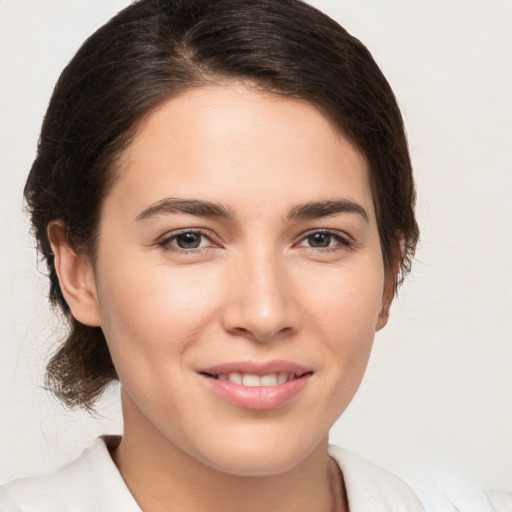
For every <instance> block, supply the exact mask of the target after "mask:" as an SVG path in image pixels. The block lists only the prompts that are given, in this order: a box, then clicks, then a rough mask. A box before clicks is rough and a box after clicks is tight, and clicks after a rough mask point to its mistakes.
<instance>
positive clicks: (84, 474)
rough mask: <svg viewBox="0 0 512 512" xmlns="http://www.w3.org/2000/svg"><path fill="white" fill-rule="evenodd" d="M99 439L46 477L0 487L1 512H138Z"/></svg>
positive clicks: (107, 442) (105, 442) (106, 442)
mask: <svg viewBox="0 0 512 512" xmlns="http://www.w3.org/2000/svg"><path fill="white" fill-rule="evenodd" d="M116 442H118V438H116V437H108V436H106V437H104V438H98V439H97V440H96V441H95V443H94V444H93V445H92V446H90V447H89V448H87V449H86V450H84V452H83V453H82V455H81V456H80V457H79V458H78V459H76V460H74V461H72V462H70V463H68V464H66V465H65V466H63V467H61V468H60V469H58V470H57V471H55V472H54V473H50V474H47V475H40V476H33V477H28V478H21V479H18V480H14V481H13V482H11V483H9V484H7V485H4V486H1V487H0V510H1V511H2V512H46V511H48V512H50V511H51V512H64V511H73V512H93V511H94V512H99V511H105V512H107V511H108V512H141V511H140V508H139V507H138V505H137V503H136V502H135V500H134V499H133V497H132V495H131V494H130V492H129V490H128V488H127V487H126V485H125V483H124V481H123V479H122V477H121V475H120V473H119V471H118V470H117V468H116V466H115V465H114V463H113V461H112V459H111V457H110V454H109V451H108V445H110V444H111V443H116Z"/></svg>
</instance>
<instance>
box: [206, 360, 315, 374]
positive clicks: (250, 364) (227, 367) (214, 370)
mask: <svg viewBox="0 0 512 512" xmlns="http://www.w3.org/2000/svg"><path fill="white" fill-rule="evenodd" d="M234 372H238V373H245V374H252V375H258V376H262V375H268V374H271V373H294V374H295V375H297V376H300V375H304V374H305V373H311V372H312V369H311V368H307V367H306V366H303V365H300V364H297V363H292V362H290V361H283V360H276V361H264V362H256V361H233V362H229V363H222V364H217V365H214V366H208V367H206V368H201V369H200V370H199V373H206V374H209V375H221V374H228V373H234Z"/></svg>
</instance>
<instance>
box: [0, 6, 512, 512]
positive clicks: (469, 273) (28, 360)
mask: <svg viewBox="0 0 512 512" xmlns="http://www.w3.org/2000/svg"><path fill="white" fill-rule="evenodd" d="M311 3H313V5H316V6H318V7H319V8H321V9H322V10H324V11H326V12H327V13H329V14H330V15H331V16H332V17H334V18H335V19H337V20H338V21H339V22H340V23H341V24H342V25H343V26H344V27H345V28H347V29H348V30H349V31H350V32H352V33H353V34H354V35H356V36H357V37H359V38H360V39H361V40H362V41H363V42H364V43H365V44H366V45H367V46H368V47H369V49H370V50H371V51H372V53H373V55H374V57H375V58H376V60H377V62H378V63H379V65H380V66H381V68H382V70H383V71H384V74H385V75H386V76H387V77H388V79H389V81H390V83H391V85H392V87H393V88H394V90H395V93H396V95H397V97H398V99H399V102H400V105H401V107H402V111H403V114H404V118H405V122H406V126H407V130H408V133H409V138H410V145H411V151H412V157H413V163H414V167H415V173H416V181H417V187H418V193H419V196H418V217H419V221H420V224H421V228H422V238H421V244H420V247H419V250H418V254H417V261H416V263H415V266H414V271H413V273H412V275H411V276H410V278H409V280H408V282H407V283H406V285H405V286H404V287H403V289H402V291H401V293H400V296H399V299H398V301H396V302H395V304H394V306H393V309H392V316H391V321H390V324H389V325H388V327H387V328H386V329H385V330H384V331H383V332H382V333H379V335H378V336H377V339H376V343H375V350H374V354H373V356H372V359H371V361H370V366H369V370H368V373H367V376H366V377H365V381H364V382H363V385H362V387H361V389H360V391H359V394H358V395H357V397H356V398H355V400H354V401H353V403H352V404H351V406H350V407H349V409H348V410H347V411H346V413H345V414H344V415H343V417H342V419H341V420H340V421H339V422H338V423H337V424H336V425H335V427H334V428H333V431H332V441H333V442H335V443H336V444H340V445H343V446H345V447H347V448H350V449H352V450H354V451H356V452H359V453H360V454H362V455H365V456H367V457H368V458H370V459H372V460H374V461H375V462H378V463H380V464H381V465H383V466H385V467H387V468H388V469H391V470H393V471H395V472H396V473H397V474H399V475H401V476H402V477H404V478H405V479H406V480H408V481H409V482H410V483H411V484H413V485H415V486H416V487H417V489H418V492H419V493H420V494H422V495H423V496H427V497H426V500H427V501H428V499H429V498H428V495H429V493H430V490H429V489H430V488H432V489H433V488H439V487H441V488H445V489H447V490H446V493H448V494H450V492H451V493H452V494H453V496H455V495H456V494H457V496H458V498H457V497H456V496H455V497H454V498H453V500H452V501H453V502H454V503H455V502H456V501H457V499H459V500H461V501H459V502H460V503H462V502H463V501H464V500H465V499H468V498H469V496H473V495H474V496H475V498H474V501H472V503H473V506H474V507H475V510H477V508H476V507H477V505H474V504H475V503H477V502H478V499H479V498H478V497H476V496H477V491H478V490H480V489H483V488H491V489H501V490H505V491H509V492H510V491H512V412H511V409H512V405H511V403H512V377H511V373H512V372H511V366H512V364H511V363H512V328H511V317H512V294H511V292H510V290H511V288H512V263H511V262H512V221H511V218H512V168H511V166H512V150H511V147H512V128H511V126H512V101H511V99H510V95H511V93H512V88H511V81H512V58H511V57H512V56H511V49H512V23H511V22H512V2H511V1H510V0H443V1H441V0H431V1H429V2H424V1H419V0H414V1H412V0H315V1H313V2H311ZM127 4H128V1H126V0H0V70H1V71H0V72H1V77H2V78H1V80H0V115H1V120H0V180H1V182H0V183H1V188H0V193H1V199H0V224H1V245H0V258H1V262H2V265H1V269H0V315H1V322H0V343H1V357H0V407H1V409H0V410H1V411H2V412H1V415H0V482H4V481H7V480H9V479H11V478H13V477H15V476H21V475H27V474H33V473H36V472H41V471H48V470H50V469H52V468H55V467H57V466H58V465H60V464H62V463H63V462H64V461H66V460H68V459H70V458H72V457H75V456H76V455H77V454H78V453H79V452H80V451H81V450H82V449H83V448H84V447H85V446H86V445H88V444H89V442H90V441H91V440H92V439H93V438H94V437H96V436H97V435H100V434H101V433H105V432H109V433H115V432H120V430H121V422H120V411H119V405H118V402H117V390H115V389H114V390H111V391H110V392H109V393H107V395H106V396H105V398H104V400H103V401H102V404H101V409H100V414H99V417H98V418H91V417H88V416H87V415H86V414H84V413H69V412H66V411H64V410H63V409H62V408H61V407H60V406H59V405H58V404H57V403H56V402H55V401H53V399H52V398H51V397H49V396H48V395H47V394H45V392H44V391H42V389H41V384H42V373H43V366H44V361H45V359H46V358H47V357H48V354H49V353H50V351H51V348H52V347H54V346H55V340H56V338H57V337H56V335H55V331H56V330H58V325H57V322H56V321H55V319H54V317H53V316H52V315H51V314H50V312H49V310H48V306H47V303H46V298H45V294H46V280H45V278H43V277H41V276H40V275H39V274H38V272H37V270H36V256H35V253H34V251H33V245H34V242H33V241H32V239H31V238H30V236H29V235H28V229H29V228H28V222H27V219H26V218H24V216H23V215H22V208H23V202H22V188H23V184H24V180H25V177H26V175H27V173H28V170H29V168H30V165H31V162H32V160H33V157H34V152H35V147H36V142H37V137H38V131H39V127H40V123H41V119H42V116H43V114H44V112H45V109H46V105H47V102H48V100H49V97H50V94H51V91H52V88H53V85H54V83H55V80H56V79H57V76H58V74H59V72H60V70H61V69H62V67H63V66H64V65H65V64H66V63H67V61H68V60H69V59H70V58H71V56H72V55H73V54H74V52H75V51H76V50H77V48H78V46H79V45H80V43H81V42H82V41H83V40H84V39H85V38H86V37H87V36H88V35H89V34H90V33H91V32H92V31H93V30H94V29H96V28H97V27H99V26H100V25H101V24H103V23H104V22H105V21H106V20H107V19H108V18H109V17H110V16H111V15H112V14H113V13H114V12H116V11H117V10H119V9H120V8H122V7H124V6H126V5H127ZM455 489H456V491H455ZM432 500H433V498H432ZM468 503H469V501H468ZM459 508H460V507H459ZM470 509H471V510H473V509H472V508H471V505H469V504H468V505H466V508H464V509H463V510H467V511H469V510H470ZM437 510H441V509H440V508H438V509H437ZM446 510H448V508H447V509H446ZM482 510H483V508H480V509H478V512H481V511H482Z"/></svg>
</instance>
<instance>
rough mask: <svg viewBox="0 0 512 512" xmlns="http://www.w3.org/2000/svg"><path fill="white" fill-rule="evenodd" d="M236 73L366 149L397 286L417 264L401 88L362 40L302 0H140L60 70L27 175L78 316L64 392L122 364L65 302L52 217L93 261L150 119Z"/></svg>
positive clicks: (69, 341) (36, 221)
mask: <svg viewBox="0 0 512 512" xmlns="http://www.w3.org/2000/svg"><path fill="white" fill-rule="evenodd" d="M230 80H236V81H242V82H244V83H246V84H248V85H250V86H251V87H256V88H258V89H260V90H263V91H268V92H273V93H276V94H282V95H286V96H289V97H296V98H300V99H303V100H306V101H309V102H310V103H312V104H313V105H315V106H317V107H318V108H319V109H320V110H321V111H322V113H324V115H326V116H327V117H328V118H329V119H330V120H331V122H333V124H335V126H336V127H337V128H338V129H339V130H340V132H341V133H342V134H343V135H344V136H345V137H347V138H348V139H349V140H350V141H351V142H352V143H353V144H354V145H355V146H356V147H357V148H358V149H359V151H361V153H362V154H363V155H364V156H365V157H366V159H367V160H368V163H369V167H370V181H371V186H372V192H373V200H374V204H375V210H376V215H377V224H378V230H379V236H380V243H381V247H382V255H383V260H384V265H385V268H386V269H387V271H390V270H391V267H392V265H393V264H394V262H395V261H396V255H397V253H398V251H401V261H400V270H401V271H400V274H399V276H398V278H397V280H396V282H395V286H398V284H400V282H401V280H402V279H403V278H404V276H405V275H406V274H407V272H408V271H409V270H410V264H411V259H412V257H413V254H414V249H415V246H416V242H417V239H418V227H417V224H416V221H415V217H414V185H413V179H412V171H411V163H410V158H409V152H408V147H407V140H406V136H405V132H404V127H403V122H402V118H401V115H400V111H399V108H398V106H397V103H396V100H395V97H394V95H393V92H392V91H391V88H390V86H389V84H388V83H387V81H386V79H385V78H384V76H383V75H382V73H381V71H380V70H379V68H378V67H377V65H376V63H375V62H374V60H373V58H372V57H371V55H370V53H369V52H368V50H367V49H366V47H365V46H364V45H363V44H361V43H360V42H359V41H358V40H357V39H355V38H354V37H352V36H351V35H350V34H348V33H347V31H346V30H344V29H343V28H342V27H340V26H339V25H338V24H337V23H336V22H335V21H333V20H332V19H331V18H329V17H328V16H326V15H325V14H323V13H321V12H320V11H318V10H317V9H315V8H313V7H311V6H309V5H307V4H306V3H304V2H302V1H301V0H139V1H137V2H135V3H133V4H131V5H130V6H129V7H127V8H126V9H124V10H123V11H121V12H120V13H118V14H117V15H116V16H115V17H114V18H112V19H111V20H110V21H109V22H108V23H107V24H106V25H104V26H103V27H101V28H100V29H99V30H98V31H97V32H95V33H94V34H93V35H92V36H91V37H90V38H89V39H88V40H87V41H86V42H85V43H84V44H83V46H82V47H81V48H80V50H79V51H78V52H77V54H76V55H75V57H74V58H73V59H72V60H71V62H70V63H69V64H68V66H67V67H66V68H65V69H64V71H63V72H62V74H61V76H60V78H59V80H58V82H57V85H56V87H55V91H54V93H53V96H52V99H51V101H50V104H49V107H48V111H47V113H46V116H45V118H44V122H43V126H42V130H41V136H40V141H39V145H38V151H37V157H36V159H35V161H34V164H33V166H32V169H31V171H30V175H29V177H28V180H27V184H26V187H25V197H26V200H27V203H28V209H29V211H30V214H31V218H32V223H33V228H34V232H35V236H36V238H37V241H38V246H39V249H40V251H41V254H42V256H43V258H44V259H45V260H46V263H47V265H48V269H49V277H50V281H51V285H50V286H51V288H50V300H51V301H52V303H53V304H54V305H56V306H58V307H59V308H61V309H62V311H63V312H64V315H65V316H66V318H67V320H68V321H69V327H70V330H69V334H68V336H67V338H66V339H65V341H64V343H63V344H62V345H61V346H60V348H59V349H58V351H57V352H56V354H55V355H54V356H53V358H52V359H51V361H50V362H49V364H48V367H47V374H46V379H47V385H48V387H49V388H50V389H51V390H52V391H53V392H54V393H55V394H56V395H57V396H58V397H59V398H60V399H61V400H62V401H63V402H64V403H65V404H67V405H69V406H77V405H78V406H84V407H86V408H91V407H92V406H93V404H94V402H95V401H96V399H97V398H98V397H99V395H100V394H101V393H102V391H103V390H104V388H105V386H106V385H107V384H108V383H109V382H111V381H113V380H115V379H117V375H116V370H115V368H114V366H113V364H112V360H111V358H110V354H109V351H108V348H107V344H106V340H105V338H104V335H103V332H102V330H101V328H99V327H90V326H86V325H83V324H81V323H80V322H78V321H77V320H76V319H74V318H73V317H72V315H71V313H70V310H69V307H68V305H67V304H66V301H65V299H64V297H63V295H62V292H61V289H60V286H59V281H58V278H57V274H56V272H55V266H54V255H53V253H52V250H51V246H50V242H49V239H48V234H47V228H48V224H49V223H50V222H51V221H54V220H60V221H61V222H62V223H63V224H64V225H65V227H66V233H67V236H68V240H69V242H70V243H71V244H72V245H73V247H74V248H75V250H76V251H78V252H81V253H83V254H85V255H87V256H88V257H89V258H91V261H92V262H94V257H95V244H96V239H97V229H98V221H99V215H100V207H101V204H102V200H103V198H104V197H105V195H106V194H107V193H108V190H109V187H111V185H112V183H113V182H115V180H116V176H117V168H116V163H117V162H118V160H119V156H120V155H121V153H122V152H123V150H124V149H125V148H126V147H127V145H128V144H129V143H130V141H131V139H132V138H133V136H134V133H135V131H136V128H137V127H138V126H139V125H140V123H141V121H142V120H143V118H145V117H146V116H147V115H148V114H149V113H150V112H151V111H152V110H154V109H155V108H156V107H157V106H158V105H160V104H161V103H162V102H163V101H165V100H167V99H168V98H170V97H172V96H174V95H176V94H178V93H179V92H181V91H183V90H185V89H190V88H194V87H200V86H202V85H205V84H209V83H220V82H226V81H230Z"/></svg>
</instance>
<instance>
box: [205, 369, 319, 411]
mask: <svg viewBox="0 0 512 512" xmlns="http://www.w3.org/2000/svg"><path fill="white" fill-rule="evenodd" d="M198 373H199V375H200V376H201V377H202V378H203V381H204V382H205V384H207V387H208V388H209V389H210V390H211V391H213V393H214V394H215V395H217V396H218V397H220V398H222V399H223V400H225V401H227V402H229V403H230V404H231V405H234V406H236V407H237V408H241V409H250V410H260V411H261V410H267V411H268V410H272V409H279V408H280V407H282V406H284V405H286V404H287V403H293V402H292V400H293V399H294V398H295V397H297V396H298V395H300V394H301V393H302V392H303V391H304V389H305V388H306V387H307V385H308V382H309V381H310V377H311V376H312V375H313V374H314V371H313V370H311V369H310V368H305V367H303V366H300V365H297V364H294V363H289V362H285V361H273V362H268V363H254V362H239V363H227V364H222V365H218V366H215V367H211V368H205V369H202V370H201V371H199V372H198Z"/></svg>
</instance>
